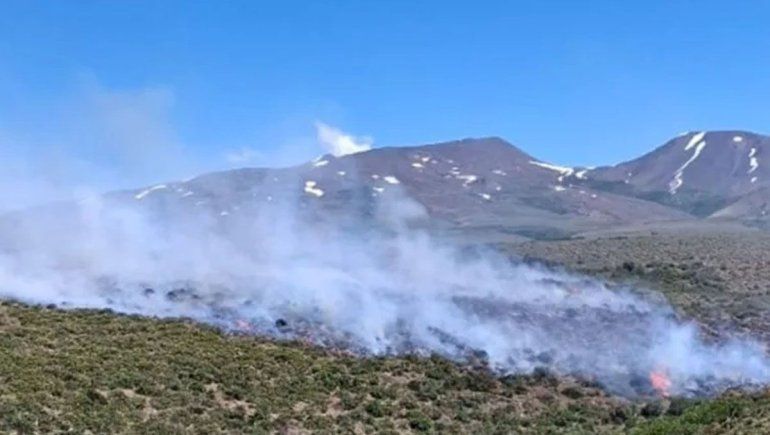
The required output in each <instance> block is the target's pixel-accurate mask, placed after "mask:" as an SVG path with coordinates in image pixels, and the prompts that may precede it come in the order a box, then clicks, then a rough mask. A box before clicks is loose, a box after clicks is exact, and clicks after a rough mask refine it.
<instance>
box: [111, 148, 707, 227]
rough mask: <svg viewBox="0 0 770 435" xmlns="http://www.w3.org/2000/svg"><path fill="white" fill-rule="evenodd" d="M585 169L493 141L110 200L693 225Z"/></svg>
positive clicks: (337, 213) (509, 221)
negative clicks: (611, 187) (598, 182)
mask: <svg viewBox="0 0 770 435" xmlns="http://www.w3.org/2000/svg"><path fill="white" fill-rule="evenodd" d="M587 173H588V171H587V170H575V169H572V168H566V167H560V166H556V165H552V164H549V163H546V162H542V161H540V160H538V159H536V158H535V157H532V156H530V155H528V154H526V153H525V152H523V151H521V150H520V149H518V148H516V147H514V146H513V145H511V144H509V143H507V142H505V141H504V140H502V139H499V138H494V137H492V138H482V139H465V140H460V141H454V142H447V143H439V144H431V145H424V146H417V147H398V148H380V149H375V150H371V151H368V152H363V153H358V154H353V155H348V156H343V157H339V158H336V157H334V156H331V155H325V156H321V157H319V158H318V159H316V160H314V161H312V162H309V163H307V164H304V165H301V166H296V167H291V168H284V169H241V170H235V171H226V172H219V173H212V174H207V175H204V176H201V177H198V178H195V179H192V180H189V181H186V182H180V183H169V184H162V185H156V186H152V187H148V188H146V189H141V190H137V191H132V192H123V193H120V194H116V195H113V197H114V198H119V199H121V200H125V201H133V202H134V203H136V204H141V206H143V207H148V208H152V209H162V210H170V209H179V210H185V211H191V210H192V211H195V210H207V212H210V213H212V214H213V215H215V216H218V217H219V218H221V219H231V218H232V217H233V216H234V215H237V214H244V213H248V212H249V210H253V209H254V208H259V207H270V206H275V205H277V204H286V203H287V202H290V203H298V204H299V207H298V208H299V210H301V211H303V212H304V213H314V214H316V215H318V218H319V219H324V218H326V219H328V218H329V216H334V218H335V219H343V220H355V219H357V218H361V217H366V216H367V215H370V214H371V213H372V212H373V210H374V209H375V208H376V207H377V206H378V203H379V202H380V201H382V200H384V199H386V198H392V197H395V196H398V197H410V198H412V199H414V200H416V201H417V202H418V203H419V204H421V205H422V206H423V207H424V208H425V210H426V211H427V212H428V214H429V215H430V216H431V217H432V218H434V219H433V220H432V222H434V223H436V224H438V225H443V226H445V227H447V228H453V229H460V228H461V229H464V230H471V231H472V230H479V231H487V232H488V231H492V232H496V233H499V234H509V235H511V234H512V235H523V236H535V237H552V236H562V235H568V234H573V233H576V232H580V231H586V230H591V229H596V228H605V227H614V226H619V225H629V224H634V223H648V222H664V221H674V220H688V219H692V217H691V216H690V215H689V214H687V213H686V212H683V211H680V210H676V209H674V208H672V207H668V206H666V205H661V204H656V203H653V202H650V201H647V200H645V199H641V198H637V197H633V196H628V195H623V194H618V193H615V192H612V191H608V190H603V189H600V188H596V187H593V186H592V185H589V184H585V185H582V184H581V185H578V183H572V180H576V181H578V182H582V181H588V180H587V179H586V178H585V176H586V174H587ZM599 187H601V186H599Z"/></svg>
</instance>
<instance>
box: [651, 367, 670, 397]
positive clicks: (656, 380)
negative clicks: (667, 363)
mask: <svg viewBox="0 0 770 435" xmlns="http://www.w3.org/2000/svg"><path fill="white" fill-rule="evenodd" d="M650 383H651V384H652V388H654V389H655V391H657V393H658V394H659V395H660V396H662V397H668V396H669V394H670V393H669V388H671V379H669V378H668V375H667V374H666V372H665V371H664V370H654V371H652V372H650Z"/></svg>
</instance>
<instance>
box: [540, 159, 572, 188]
mask: <svg viewBox="0 0 770 435" xmlns="http://www.w3.org/2000/svg"><path fill="white" fill-rule="evenodd" d="M529 163H530V164H532V165H535V166H539V167H541V168H545V169H548V170H551V171H555V172H558V173H559V174H560V175H559V178H558V180H559V183H561V182H562V181H564V177H569V176H570V175H572V174H573V173H575V168H570V167H568V166H559V165H553V164H551V163H545V162H538V161H537V160H531V161H530V162H529Z"/></svg>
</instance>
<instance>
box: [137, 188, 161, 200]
mask: <svg viewBox="0 0 770 435" xmlns="http://www.w3.org/2000/svg"><path fill="white" fill-rule="evenodd" d="M163 189H168V186H166V185H165V184H158V185H157V186H152V187H150V188H149V189H146V190H143V191H141V192H139V193H137V194H136V195H134V199H138V200H142V199H144V198H145V197H146V196H147V195H149V194H151V193H152V192H155V191H156V190H163Z"/></svg>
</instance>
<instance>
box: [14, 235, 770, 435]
mask: <svg viewBox="0 0 770 435" xmlns="http://www.w3.org/2000/svg"><path fill="white" fill-rule="evenodd" d="M768 240H769V239H759V238H756V239H753V240H749V239H746V240H736V241H732V239H722V238H704V239H698V240H684V239H677V238H667V239H666V240H661V238H654V239H652V238H651V239H649V240H648V239H633V238H622V237H620V238H617V239H607V240H603V241H570V242H550V243H535V244H526V245H521V246H518V247H516V249H517V250H518V252H519V253H520V254H521V255H525V256H528V257H529V258H539V259H543V260H545V261H551V262H554V263H558V264H564V265H566V266H567V267H568V268H570V269H573V270H579V271H582V272H586V273H590V274H593V275H598V276H604V277H608V278H612V279H614V280H629V279H630V280H639V281H642V282H649V283H650V284H651V285H652V286H654V287H655V288H659V289H661V290H662V291H664V292H665V293H666V295H667V297H668V298H669V299H670V300H671V301H672V302H673V303H674V304H675V305H677V306H678V307H679V308H681V309H682V310H683V311H685V312H687V313H689V314H691V315H693V316H695V317H696V318H699V319H700V320H701V321H702V323H703V324H704V325H706V326H708V325H714V330H716V329H717V326H718V325H720V324H724V322H725V321H726V320H729V321H731V323H733V324H737V325H738V326H740V327H741V329H743V330H745V331H748V332H754V333H757V332H759V333H761V332H766V331H767V328H764V326H765V325H766V323H765V322H766V321H767V320H768V317H767V316H764V315H761V313H762V310H763V306H762V305H761V304H760V305H758V303H757V301H761V300H762V299H761V298H760V297H761V296H765V290H764V289H765V288H768V287H766V286H765V285H764V284H765V281H770V270H766V269H765V268H763V267H761V264H760V263H762V262H764V261H765V260H766V259H767V258H766V257H767V256H770V254H767V252H770V250H768V249H764V250H762V249H761V248H763V247H767V246H770V243H768ZM688 252H689V253H688ZM693 253H695V254H693ZM764 264H766V263H764ZM752 313H760V314H758V315H754V314H752ZM720 315H721V317H720ZM712 322H713V323H712ZM0 432H3V433H21V434H26V433H61V432H72V433H89V432H90V433H152V434H158V433H543V434H545V433H559V434H561V433H585V434H593V433H633V434H701V433H710V434H722V433H744V434H753V433H770V394H768V393H767V392H755V393H738V392H730V393H726V394H725V395H723V396H721V397H718V398H713V399H708V400H685V399H679V398H673V399H664V400H649V401H635V402H631V401H628V400H624V399H622V398H617V397H611V396H608V395H607V394H606V393H604V392H603V391H602V390H601V389H599V388H598V387H597V386H596V385H593V384H591V383H590V382H585V381H580V380H576V379H572V378H564V377H555V376H552V375H550V374H549V373H548V372H546V371H536V372H535V373H534V374H533V375H530V376H508V377H503V378H499V377H495V376H492V375H491V374H489V373H488V372H487V371H486V370H484V369H483V368H481V367H471V366H462V365H457V364H454V363H452V362H449V361H447V360H445V359H442V358H438V357H433V358H416V357H404V358H356V357H353V356H350V355H347V354H345V353H342V352H334V351H330V350H324V349H319V348H316V347H313V346H309V345H306V344H303V343H298V342H291V343H287V342H275V341H271V340H267V339H262V338H256V337H249V336H238V335H229V334H225V333H222V332H221V331H219V330H216V329H214V328H211V327H208V326H205V325H201V324H197V323H193V322H189V321H185V320H159V319H151V318H143V317H138V316H126V315H118V314H115V313H112V312H109V311H93V310H72V311H64V310H58V309H55V308H54V307H32V306H26V305H23V304H17V303H13V302H3V303H0Z"/></svg>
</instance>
